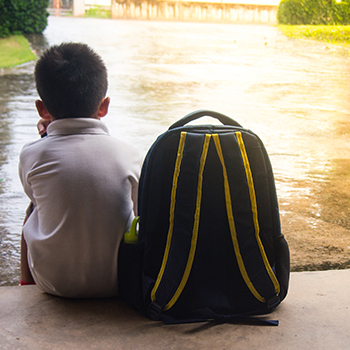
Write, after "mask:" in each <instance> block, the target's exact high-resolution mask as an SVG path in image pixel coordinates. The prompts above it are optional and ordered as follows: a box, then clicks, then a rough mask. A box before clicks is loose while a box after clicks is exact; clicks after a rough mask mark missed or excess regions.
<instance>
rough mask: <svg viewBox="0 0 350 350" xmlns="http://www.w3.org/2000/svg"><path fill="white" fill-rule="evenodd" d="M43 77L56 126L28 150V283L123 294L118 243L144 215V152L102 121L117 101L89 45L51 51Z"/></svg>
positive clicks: (75, 294)
mask: <svg viewBox="0 0 350 350" xmlns="http://www.w3.org/2000/svg"><path fill="white" fill-rule="evenodd" d="M35 82H36V87H37V91H38V94H39V96H40V98H41V100H37V101H36V102H35V104H36V108H37V111H38V113H39V115H40V117H41V118H42V123H41V126H43V125H44V126H45V125H48V127H47V136H46V137H44V138H42V139H40V140H37V141H35V142H33V143H30V144H27V145H25V146H24V148H23V150H22V152H21V154H20V164H19V174H20V179H21V182H22V185H23V188H24V191H25V193H26V194H27V196H28V197H29V198H30V200H31V202H32V206H31V207H32V209H33V210H32V212H31V213H30V212H29V211H27V217H26V220H25V223H24V225H23V233H22V247H21V279H22V281H21V282H22V284H28V283H34V282H35V283H36V284H37V286H38V287H39V288H41V289H42V290H43V291H45V292H47V293H50V294H54V295H58V296H64V297H72V298H82V297H111V296H116V295H117V262H118V248H119V243H120V241H121V239H122V236H123V233H124V232H126V231H127V230H128V228H129V225H130V223H131V221H132V219H133V218H134V215H135V214H136V205H137V189H138V179H139V172H140V165H141V158H140V156H139V154H138V152H137V151H136V150H135V149H134V148H133V147H132V146H130V145H127V144H125V143H123V142H121V141H119V140H116V139H114V138H112V137H111V136H110V135H109V133H108V129H107V128H106V126H105V125H104V124H103V123H102V122H101V121H100V118H102V117H104V116H105V115H106V114H107V112H108V106H109V102H110V99H109V97H105V96H106V92H107V85H108V82H107V70H106V67H105V65H104V63H103V61H102V59H101V58H100V57H99V56H98V55H97V54H96V53H95V52H94V51H93V50H92V49H91V48H89V47H88V46H87V45H85V44H78V43H64V44H61V45H59V46H53V47H51V48H49V49H48V50H46V51H45V52H44V54H43V55H42V56H41V57H40V58H39V60H38V62H37V64H36V67H35Z"/></svg>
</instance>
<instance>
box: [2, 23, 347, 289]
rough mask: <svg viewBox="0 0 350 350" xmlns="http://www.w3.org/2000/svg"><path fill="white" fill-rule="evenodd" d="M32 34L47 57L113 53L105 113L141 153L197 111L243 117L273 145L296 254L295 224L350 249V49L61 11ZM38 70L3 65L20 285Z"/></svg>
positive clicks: (272, 31) (13, 258)
mask: <svg viewBox="0 0 350 350" xmlns="http://www.w3.org/2000/svg"><path fill="white" fill-rule="evenodd" d="M29 40H30V42H31V45H32V48H33V49H34V50H36V52H37V53H38V54H39V53H40V52H42V50H43V49H44V48H45V47H47V46H49V45H52V44H59V43H61V42H63V41H80V42H85V43H87V44H89V45H90V46H92V47H93V48H94V49H95V50H96V51H97V52H98V53H99V54H100V55H101V56H102V58H103V59H104V61H105V63H106V65H107V68H108V72H109V82H110V84H109V91H108V95H109V96H110V97H111V106H110V111H109V115H108V116H107V117H105V118H104V122H105V123H106V124H107V126H108V127H109V130H110V133H111V134H112V135H114V136H116V137H119V138H122V139H124V140H125V141H127V142H131V143H133V144H134V145H135V146H136V147H137V148H138V149H139V150H140V152H142V154H145V153H146V152H147V150H148V148H149V147H150V146H151V144H152V143H153V141H154V140H155V138H156V137H157V136H158V135H159V134H160V133H162V132H164V131H165V130H166V129H167V128H168V127H169V125H170V124H171V123H173V122H174V121H176V120H177V119H179V118H181V117H182V116H184V115H185V114H187V113H189V112H191V111H193V110H197V109H212V110H216V111H219V112H221V113H224V114H227V115H229V116H231V117H232V118H234V119H236V120H237V121H238V122H239V123H240V124H242V125H243V126H244V127H246V128H249V129H251V130H253V131H254V132H255V133H257V134H258V135H259V136H260V137H261V139H262V140H263V142H264V144H265V146H266V148H267V151H268V153H269V155H270V158H271V161H272V165H273V168H274V173H275V177H276V185H277V190H278V195H279V201H280V208H281V215H282V225H283V229H284V233H285V234H286V237H287V239H288V238H290V242H291V244H292V245H293V244H295V248H294V249H295V251H297V250H298V248H297V243H296V242H297V241H298V240H299V238H294V236H293V233H295V232H296V231H298V232H303V235H304V236H305V237H307V239H310V240H317V239H320V237H321V236H319V235H318V234H319V232H321V231H322V232H328V231H329V230H330V229H331V228H332V229H333V228H335V227H336V232H337V234H339V235H341V237H342V239H343V240H344V242H345V243H344V244H345V246H346V244H348V245H349V246H350V243H349V237H350V236H349V230H350V219H349V217H350V216H349V214H350V210H349V198H350V190H349V181H350V180H349V173H350V161H349V160H350V142H349V139H350V138H349V135H350V119H349V113H350V105H349V102H350V96H349V92H350V86H349V85H350V84H349V83H350V81H349V67H348V63H349V59H348V52H346V51H344V50H343V49H340V48H339V49H338V48H336V47H327V46H326V45H325V44H320V43H316V42H307V41H294V40H290V39H287V38H286V37H284V36H283V35H282V34H281V33H280V32H279V30H278V28H276V27H270V26H254V25H234V24H214V23H208V24H206V23H181V22H161V21H159V22H145V21H126V20H121V21H118V20H99V19H84V18H70V17H50V18H49V26H48V27H47V29H46V30H45V32H44V34H43V35H39V36H30V37H29ZM33 69H34V62H31V63H28V64H25V65H22V66H20V67H16V68H11V69H2V70H0V133H1V137H0V269H1V271H0V286H1V285H14V284H17V283H18V282H19V247H20V232H21V224H22V220H23V217H24V211H25V208H26V206H27V204H28V200H27V198H26V196H25V195H24V193H23V191H22V188H21V185H20V182H19V180H18V174H17V167H18V155H19V152H20V150H21V148H22V146H23V145H24V144H25V143H26V142H29V141H32V140H35V139H37V138H38V135H37V131H36V122H37V120H38V117H37V114H36V111H35V107H34V101H35V99H36V98H37V94H36V91H35V86H34V82H33ZM296 221H298V222H297V223H296ZM329 225H331V226H329ZM297 226H298V229H296V227H297ZM315 229H316V230H317V233H315V232H316V231H315ZM305 237H304V238H303V239H304V240H303V242H305ZM315 237H316V238H315ZM322 242H325V241H324V239H323V238H322ZM322 242H321V241H320V243H319V245H320V246H321V248H322V247H323V246H324V245H325V244H324V243H322ZM327 244H328V243H327ZM315 249H316V248H315ZM339 249H340V248H339ZM341 249H343V253H344V254H349V252H350V250H349V251H344V249H347V248H341ZM349 249H350V247H349ZM292 250H293V249H292ZM310 254H311V253H310ZM315 254H318V252H317V251H316V250H315ZM297 255H298V254H297V253H295V255H294V256H295V261H296V260H297V258H298V257H297ZM311 255H312V254H311ZM315 256H316V255H315ZM292 258H293V256H292ZM295 266H297V264H296V265H295Z"/></svg>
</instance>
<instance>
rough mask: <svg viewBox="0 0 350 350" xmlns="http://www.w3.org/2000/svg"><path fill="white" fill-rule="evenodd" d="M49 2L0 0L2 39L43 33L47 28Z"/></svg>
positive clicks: (38, 0) (0, 36)
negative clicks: (17, 35) (16, 35)
mask: <svg viewBox="0 0 350 350" xmlns="http://www.w3.org/2000/svg"><path fill="white" fill-rule="evenodd" d="M48 5H49V0H0V38H3V37H6V36H9V35H12V34H25V33H42V32H43V31H44V29H45V28H46V26H47V17H48V15H49V13H48V12H47V7H48Z"/></svg>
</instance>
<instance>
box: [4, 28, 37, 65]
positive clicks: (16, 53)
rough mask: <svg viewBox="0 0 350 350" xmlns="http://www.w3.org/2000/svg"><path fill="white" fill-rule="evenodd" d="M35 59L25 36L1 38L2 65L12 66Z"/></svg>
mask: <svg viewBox="0 0 350 350" xmlns="http://www.w3.org/2000/svg"><path fill="white" fill-rule="evenodd" d="M35 59H36V56H35V54H34V53H33V52H32V50H31V48H30V46H29V43H28V40H27V39H26V38H25V37H24V36H22V35H13V36H11V37H8V38H4V39H0V67H12V66H16V65H19V64H22V63H25V62H29V61H32V60H35Z"/></svg>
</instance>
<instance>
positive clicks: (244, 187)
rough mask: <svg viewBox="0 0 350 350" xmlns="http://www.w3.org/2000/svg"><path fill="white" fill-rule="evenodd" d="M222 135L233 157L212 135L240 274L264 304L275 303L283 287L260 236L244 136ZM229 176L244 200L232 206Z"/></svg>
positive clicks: (237, 133)
mask: <svg viewBox="0 0 350 350" xmlns="http://www.w3.org/2000/svg"><path fill="white" fill-rule="evenodd" d="M221 138H225V145H226V147H228V148H229V149H230V151H231V152H230V153H228V154H225V156H228V157H231V158H229V160H228V161H227V160H226V161H225V157H224V154H223V151H222V148H221V142H220V138H219V136H218V135H213V140H214V143H215V147H216V151H217V153H218V156H219V159H220V162H221V165H222V170H223V177H224V187H225V201H226V210H227V217H228V222H229V227H230V232H231V238H232V243H233V248H234V251H235V256H236V259H237V263H238V266H239V269H240V272H241V275H242V277H243V279H244V281H245V283H246V285H247V287H248V288H249V290H250V291H251V293H252V294H253V295H254V297H255V298H256V299H257V300H259V301H260V302H262V303H268V304H269V305H270V306H273V304H276V303H278V302H279V298H278V294H279V292H280V286H279V283H278V280H277V278H276V276H275V274H274V272H273V271H272V268H271V266H270V263H269V261H268V258H267V255H266V253H265V250H264V247H263V244H262V242H261V239H260V235H259V234H260V229H259V220H258V208H257V202H256V196H255V189H254V181H253V176H252V172H251V168H250V164H249V159H248V155H247V151H246V148H245V144H244V141H243V136H242V133H241V132H236V133H235V136H233V135H232V134H230V135H222V136H221ZM230 143H231V145H232V146H231V147H230V146H229V144H230ZM235 143H236V145H235ZM237 145H238V147H237ZM238 161H241V163H242V166H238V164H237V162H238ZM243 169H244V170H243ZM229 179H231V181H232V179H235V180H234V181H235V182H236V183H238V184H239V187H240V188H239V192H240V199H241V200H240V203H239V205H237V203H236V202H235V206H233V205H232V189H231V187H230V181H229ZM235 216H236V217H239V218H240V225H237V226H236V224H235V219H234V217H235ZM243 218H244V219H243ZM242 242H244V244H242Z"/></svg>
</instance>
